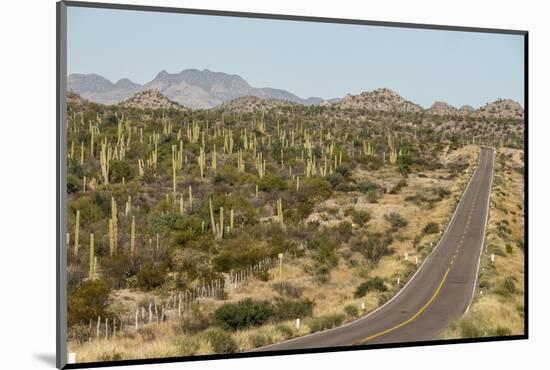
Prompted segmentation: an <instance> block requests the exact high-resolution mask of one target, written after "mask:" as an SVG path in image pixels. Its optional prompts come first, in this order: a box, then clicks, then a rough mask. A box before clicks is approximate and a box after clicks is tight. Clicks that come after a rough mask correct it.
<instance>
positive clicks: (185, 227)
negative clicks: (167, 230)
mask: <svg viewBox="0 0 550 370" xmlns="http://www.w3.org/2000/svg"><path fill="white" fill-rule="evenodd" d="M202 223H203V219H201V218H200V217H198V216H178V218H177V219H176V220H175V222H174V224H173V227H172V228H173V232H172V237H173V239H174V242H175V243H176V244H181V245H184V244H185V243H187V242H188V241H191V240H196V239H198V238H199V237H200V236H201V235H202V234H203V231H202Z"/></svg>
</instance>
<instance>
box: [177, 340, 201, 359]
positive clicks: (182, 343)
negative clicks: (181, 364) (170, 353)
mask: <svg viewBox="0 0 550 370" xmlns="http://www.w3.org/2000/svg"><path fill="white" fill-rule="evenodd" d="M176 347H177V351H178V355H180V356H193V355H195V354H197V352H198V350H199V342H198V341H197V340H196V339H195V338H191V337H188V336H183V337H181V338H179V339H178V340H177V341H176Z"/></svg>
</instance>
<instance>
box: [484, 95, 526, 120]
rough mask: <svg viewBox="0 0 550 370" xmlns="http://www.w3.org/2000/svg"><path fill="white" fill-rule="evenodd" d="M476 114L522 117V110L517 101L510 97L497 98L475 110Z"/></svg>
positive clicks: (496, 116)
mask: <svg viewBox="0 0 550 370" xmlns="http://www.w3.org/2000/svg"><path fill="white" fill-rule="evenodd" d="M477 115H479V116H485V117H493V118H523V117H524V110H523V108H522V106H521V105H519V103H518V102H516V101H514V100H511V99H498V100H496V101H494V102H492V103H487V104H485V105H484V106H483V107H481V108H479V109H478V110H477Z"/></svg>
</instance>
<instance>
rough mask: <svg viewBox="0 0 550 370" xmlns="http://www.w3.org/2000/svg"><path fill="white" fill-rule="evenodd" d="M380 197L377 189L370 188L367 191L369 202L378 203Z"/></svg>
mask: <svg viewBox="0 0 550 370" xmlns="http://www.w3.org/2000/svg"><path fill="white" fill-rule="evenodd" d="M378 198H380V195H379V194H378V191H377V190H369V191H368V193H367V202H369V203H378Z"/></svg>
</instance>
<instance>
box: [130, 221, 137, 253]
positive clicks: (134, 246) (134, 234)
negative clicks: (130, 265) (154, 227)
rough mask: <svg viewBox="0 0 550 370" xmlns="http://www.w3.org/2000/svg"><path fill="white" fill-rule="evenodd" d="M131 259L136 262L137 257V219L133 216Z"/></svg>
mask: <svg viewBox="0 0 550 370" xmlns="http://www.w3.org/2000/svg"><path fill="white" fill-rule="evenodd" d="M130 257H131V259H132V261H134V259H135V257H136V218H135V216H132V226H131V228H130Z"/></svg>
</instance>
